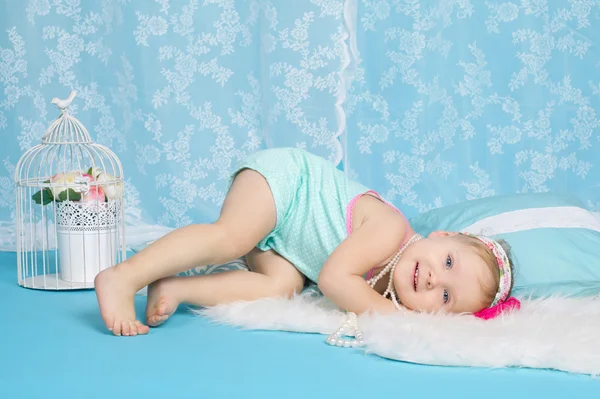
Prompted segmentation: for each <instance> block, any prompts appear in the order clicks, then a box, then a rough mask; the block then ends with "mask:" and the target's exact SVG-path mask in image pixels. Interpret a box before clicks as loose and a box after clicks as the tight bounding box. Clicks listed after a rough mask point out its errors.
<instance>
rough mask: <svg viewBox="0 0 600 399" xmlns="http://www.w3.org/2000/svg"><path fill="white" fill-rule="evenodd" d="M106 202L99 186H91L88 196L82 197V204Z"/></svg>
mask: <svg viewBox="0 0 600 399" xmlns="http://www.w3.org/2000/svg"><path fill="white" fill-rule="evenodd" d="M105 200H106V197H105V196H104V191H102V189H101V188H100V187H98V186H90V190H89V191H88V192H87V194H84V195H83V196H82V197H81V202H96V201H97V202H104V201H105Z"/></svg>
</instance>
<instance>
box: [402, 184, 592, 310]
mask: <svg viewBox="0 0 600 399" xmlns="http://www.w3.org/2000/svg"><path fill="white" fill-rule="evenodd" d="M410 223H411V225H412V227H413V229H414V230H415V231H416V232H418V233H420V234H423V235H427V234H429V233H430V232H432V231H436V230H445V231H467V232H470V233H474V234H483V235H487V236H489V237H491V238H502V239H504V240H506V241H507V242H508V244H509V245H510V247H511V252H512V259H513V263H514V265H515V274H514V285H513V295H514V296H516V297H519V298H541V297H548V296H551V295H557V294H558V295H563V296H573V297H582V296H590V295H597V294H600V218H599V217H598V216H597V215H596V214H594V213H592V212H590V211H588V210H587V209H585V208H584V206H583V204H582V203H581V201H579V200H578V199H577V198H575V197H571V196H568V195H562V194H555V193H535V194H515V195H505V196H494V197H487V198H483V199H478V200H472V201H465V202H461V203H458V204H455V205H450V206H445V207H441V208H437V209H433V210H431V211H428V212H425V213H422V214H420V215H417V216H415V217H413V218H411V219H410Z"/></svg>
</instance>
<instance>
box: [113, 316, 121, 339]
mask: <svg viewBox="0 0 600 399" xmlns="http://www.w3.org/2000/svg"><path fill="white" fill-rule="evenodd" d="M121 324H122V323H121V320H115V321H114V323H113V329H112V332H113V334H114V335H116V336H119V335H121Z"/></svg>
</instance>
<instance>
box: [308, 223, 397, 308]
mask: <svg viewBox="0 0 600 399" xmlns="http://www.w3.org/2000/svg"><path fill="white" fill-rule="evenodd" d="M406 234H407V231H406V224H405V223H404V221H403V220H402V217H401V216H399V215H398V214H397V213H394V214H390V213H384V214H382V215H378V217H376V218H369V219H367V220H365V221H364V223H363V224H362V225H361V226H360V227H359V228H358V229H357V230H356V231H354V232H353V233H352V234H351V235H350V236H349V237H347V238H346V239H345V240H344V241H343V242H342V243H341V244H340V245H339V246H338V247H337V248H336V249H335V251H333V253H332V254H331V255H330V256H329V258H328V259H327V261H326V262H325V265H323V268H322V270H321V273H320V275H319V289H320V290H321V292H322V293H323V295H325V296H326V297H328V298H329V299H330V300H331V301H333V302H334V303H335V304H336V305H337V306H339V307H340V308H342V309H344V310H346V311H349V312H354V313H356V314H360V313H363V312H365V311H367V310H373V311H376V312H378V313H391V312H394V311H396V308H395V307H394V304H393V303H392V301H391V300H389V299H386V298H384V297H383V296H382V295H381V294H379V293H378V292H377V291H375V290H374V289H373V288H371V287H370V286H369V285H368V284H367V282H366V281H365V279H364V278H363V275H364V274H366V273H367V272H368V271H369V270H370V269H371V268H373V267H375V266H378V265H380V264H381V263H382V262H384V261H385V260H386V259H387V258H389V257H390V255H391V254H395V252H396V251H398V249H399V248H400V244H401V243H402V241H403V239H404V236H405V235H406ZM384 278H387V276H386V277H384Z"/></svg>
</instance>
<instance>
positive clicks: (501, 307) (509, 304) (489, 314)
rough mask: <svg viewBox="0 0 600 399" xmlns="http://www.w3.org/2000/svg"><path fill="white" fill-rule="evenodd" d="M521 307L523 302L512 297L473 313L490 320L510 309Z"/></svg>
mask: <svg viewBox="0 0 600 399" xmlns="http://www.w3.org/2000/svg"><path fill="white" fill-rule="evenodd" d="M520 308H521V302H519V300H518V299H516V298H514V297H510V298H508V299H507V300H506V301H504V302H500V303H498V304H497V305H495V306H491V307H489V308H485V309H483V310H480V311H479V312H476V313H473V315H474V316H475V317H478V318H480V319H484V320H489V319H493V318H494V317H496V316H499V315H501V314H502V313H504V312H507V311H509V310H513V309H520Z"/></svg>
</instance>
